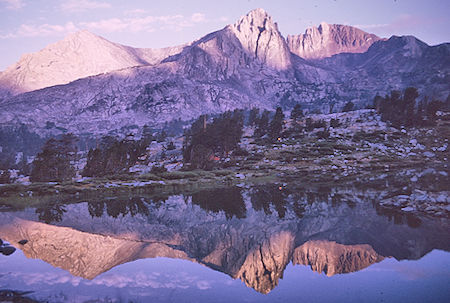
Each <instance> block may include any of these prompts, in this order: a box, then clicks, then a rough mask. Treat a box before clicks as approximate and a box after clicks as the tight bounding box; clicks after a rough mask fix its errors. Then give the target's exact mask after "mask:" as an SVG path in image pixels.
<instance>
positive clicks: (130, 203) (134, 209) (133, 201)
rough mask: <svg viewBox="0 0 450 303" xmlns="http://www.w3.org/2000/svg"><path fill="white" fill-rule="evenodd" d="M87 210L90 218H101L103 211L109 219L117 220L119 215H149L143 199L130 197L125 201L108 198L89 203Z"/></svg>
mask: <svg viewBox="0 0 450 303" xmlns="http://www.w3.org/2000/svg"><path fill="white" fill-rule="evenodd" d="M88 210H89V214H90V215H91V217H101V216H103V214H104V212H105V210H106V214H107V215H108V216H110V217H113V218H117V217H119V216H120V215H122V216H126V215H128V214H129V215H131V216H132V217H134V216H136V215H137V214H142V215H145V216H148V215H149V214H150V212H149V209H148V205H147V203H146V202H145V200H144V198H143V197H140V196H132V197H128V198H126V199H120V198H112V199H111V198H110V199H104V200H100V201H89V202H88Z"/></svg>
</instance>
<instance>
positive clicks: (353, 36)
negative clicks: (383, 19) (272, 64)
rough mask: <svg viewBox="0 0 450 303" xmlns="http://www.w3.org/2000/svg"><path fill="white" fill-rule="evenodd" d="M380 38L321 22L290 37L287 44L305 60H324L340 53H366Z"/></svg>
mask: <svg viewBox="0 0 450 303" xmlns="http://www.w3.org/2000/svg"><path fill="white" fill-rule="evenodd" d="M378 40H381V38H380V37H378V36H376V35H374V34H369V33H366V32H364V31H362V30H360V29H358V28H355V27H352V26H348V25H340V24H328V23H325V22H321V23H320V25H319V26H318V27H310V28H308V29H306V31H305V33H304V34H300V35H289V36H288V37H287V44H288V46H289V49H290V51H291V52H292V53H294V54H296V55H297V56H299V57H302V58H304V59H322V58H326V57H331V56H333V55H336V54H340V53H364V52H365V51H367V49H368V48H369V47H370V46H371V45H372V44H373V43H375V42H376V41H378Z"/></svg>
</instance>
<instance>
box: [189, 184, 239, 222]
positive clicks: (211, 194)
mask: <svg viewBox="0 0 450 303" xmlns="http://www.w3.org/2000/svg"><path fill="white" fill-rule="evenodd" d="M191 197H192V203H193V204H196V205H199V206H200V207H201V208H202V209H204V210H206V211H212V212H214V213H218V212H220V211H224V212H225V215H226V217H227V219H231V218H232V217H233V216H235V217H236V218H238V219H242V218H245V217H246V213H247V209H246V208H245V203H244V199H243V197H242V191H241V189H240V188H238V187H230V188H220V189H211V190H204V191H200V192H197V193H195V194H193V195H192V196H191Z"/></svg>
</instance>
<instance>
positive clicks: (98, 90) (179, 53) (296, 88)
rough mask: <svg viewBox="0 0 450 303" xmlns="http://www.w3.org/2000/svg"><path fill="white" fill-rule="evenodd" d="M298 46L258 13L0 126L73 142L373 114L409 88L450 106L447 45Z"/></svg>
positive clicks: (43, 102) (16, 105)
mask: <svg viewBox="0 0 450 303" xmlns="http://www.w3.org/2000/svg"><path fill="white" fill-rule="evenodd" d="M316 32H317V35H316V34H313V33H316ZM308 33H309V36H308V35H307V34H308ZM327 33H328V34H327ZM319 34H320V35H319ZM307 37H309V38H307ZM294 38H295V37H291V38H289V39H288V40H287V41H286V40H285V39H284V38H283V36H282V35H281V33H280V32H279V30H278V27H277V25H276V23H275V22H273V20H272V18H271V17H270V16H269V15H268V14H267V13H266V12H265V11H264V10H262V9H257V10H254V11H251V12H250V13H249V14H247V15H246V16H244V17H242V18H241V19H239V20H238V21H237V22H236V23H235V24H232V25H229V26H226V27H225V28H223V29H221V30H219V31H216V32H213V33H211V34H208V35H206V36H205V37H202V38H201V39H199V40H197V41H194V42H192V43H191V44H189V45H186V46H183V47H179V48H173V49H168V50H166V51H160V52H156V51H154V52H147V53H146V52H144V51H142V52H141V53H139V52H138V51H134V52H133V53H132V54H130V53H129V52H125V53H124V56H123V58H124V59H123V61H121V62H122V63H121V64H122V65H127V64H128V65H133V67H128V68H123V69H119V70H114V71H110V72H108V73H104V74H101V75H97V76H90V77H87V78H82V79H79V80H76V81H74V82H71V83H68V84H65V85H59V86H53V87H48V88H45V89H41V90H38V91H31V92H29V93H25V94H20V95H17V96H14V97H9V98H6V99H4V100H3V101H2V102H0V110H1V112H0V120H1V121H3V122H4V123H7V124H17V123H26V124H29V125H32V127H33V128H37V129H39V128H42V127H44V126H45V125H46V123H47V122H48V121H50V122H54V123H55V124H56V125H57V126H59V127H63V128H65V129H67V130H68V131H71V132H75V133H86V132H88V133H105V132H108V131H111V130H114V129H118V128H121V127H125V126H130V125H137V126H142V125H144V124H150V125H156V124H158V123H162V122H164V121H170V120H173V119H178V118H180V119H183V120H188V119H191V118H195V117H197V116H198V115H200V114H204V113H220V112H223V111H225V110H233V109H236V108H251V107H260V108H267V109H272V108H274V107H275V106H282V107H284V108H291V107H293V106H294V105H295V104H296V103H301V104H302V105H303V107H304V108H306V109H310V110H313V109H320V110H321V111H325V112H328V111H330V109H331V108H333V109H334V110H335V111H336V110H339V109H340V108H342V107H343V105H344V104H345V103H346V102H348V101H352V102H353V103H354V104H356V105H357V107H365V106H366V105H367V104H369V103H371V102H372V100H373V98H374V96H375V95H376V94H377V93H379V94H386V93H388V92H389V91H390V90H392V89H402V88H405V87H407V86H416V87H417V88H418V89H419V92H420V93H421V94H422V95H427V96H429V97H433V98H438V99H441V100H446V99H447V98H448V95H449V92H450V84H449V83H450V81H449V80H450V66H449V63H448V60H447V58H448V57H449V46H448V44H443V45H439V46H434V47H430V46H428V45H426V44H425V43H423V42H421V41H419V40H417V39H416V38H414V37H392V38H390V39H388V40H383V39H378V37H376V36H373V35H370V34H367V33H364V32H362V31H360V30H358V29H355V28H351V27H348V26H337V25H325V24H321V26H320V31H319V29H317V31H316V30H311V31H309V32H308V31H307V33H306V34H305V36H302V38H301V39H303V40H305V41H308V43H309V45H310V46H308V47H306V46H305V48H304V49H305V51H303V50H302V51H300V50H299V48H298V47H297V46H296V45H297V44H296V43H297V42H295V41H297V40H298V39H297V38H295V39H294ZM296 39H297V40H296ZM303 40H302V41H303ZM302 43H303V45H306V44H305V43H306V42H302ZM289 47H291V49H289ZM119 48H120V47H119ZM366 48H368V49H367V51H366V52H363V51H364V50H365V49H366ZM306 49H314V54H317V55H320V57H323V56H330V55H332V56H331V57H327V58H323V59H314V60H307V59H305V58H301V57H299V56H298V55H297V54H296V53H295V52H297V53H298V54H300V55H304V56H306V58H307V57H308V56H309V55H308V54H311V52H309V51H306ZM120 50H123V49H122V48H120ZM343 51H345V52H347V53H341V52H343ZM308 52H309V53H308ZM348 52H355V53H348ZM143 53H145V54H143ZM307 53H308V54H307ZM120 54H122V53H120ZM333 54H334V55H333ZM119 57H120V56H119ZM164 57H165V58H164ZM121 58H122V57H121ZM124 62H125V63H124ZM158 62H159V63H158ZM136 64H137V65H138V66H134V65H136ZM1 77H4V75H3V74H2V76H1Z"/></svg>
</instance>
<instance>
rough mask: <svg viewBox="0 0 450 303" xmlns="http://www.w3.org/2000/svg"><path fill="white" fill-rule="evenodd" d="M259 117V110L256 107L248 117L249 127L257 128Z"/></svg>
mask: <svg viewBox="0 0 450 303" xmlns="http://www.w3.org/2000/svg"><path fill="white" fill-rule="evenodd" d="M258 116H259V109H258V108H255V107H254V108H252V109H251V110H250V114H249V116H248V125H249V126H255V125H256V123H257V122H258Z"/></svg>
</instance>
